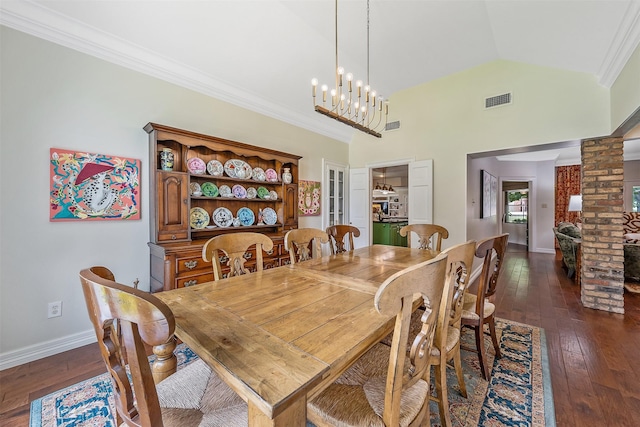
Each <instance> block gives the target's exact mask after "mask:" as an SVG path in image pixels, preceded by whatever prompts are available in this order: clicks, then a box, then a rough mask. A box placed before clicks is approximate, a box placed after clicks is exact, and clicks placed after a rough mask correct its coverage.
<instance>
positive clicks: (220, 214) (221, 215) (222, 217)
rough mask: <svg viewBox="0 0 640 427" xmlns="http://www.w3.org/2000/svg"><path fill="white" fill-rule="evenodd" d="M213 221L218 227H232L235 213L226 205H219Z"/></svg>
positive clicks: (214, 212)
mask: <svg viewBox="0 0 640 427" xmlns="http://www.w3.org/2000/svg"><path fill="white" fill-rule="evenodd" d="M213 223H214V224H215V225H217V226H218V227H231V226H232V225H233V214H232V213H231V211H230V210H229V209H227V208H224V207H219V208H217V209H216V210H215V211H213Z"/></svg>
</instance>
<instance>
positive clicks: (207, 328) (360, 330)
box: [152, 245, 438, 427]
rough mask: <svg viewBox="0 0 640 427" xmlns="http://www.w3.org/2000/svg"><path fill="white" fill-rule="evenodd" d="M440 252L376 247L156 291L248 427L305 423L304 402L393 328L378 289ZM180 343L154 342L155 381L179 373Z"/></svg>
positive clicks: (181, 335) (180, 335)
mask: <svg viewBox="0 0 640 427" xmlns="http://www.w3.org/2000/svg"><path fill="white" fill-rule="evenodd" d="M437 254H438V252H437V251H429V250H420V249H412V248H406V247H399V246H385V245H372V246H367V247H363V248H359V249H355V250H354V251H351V252H346V253H342V254H337V255H330V256H324V257H321V258H316V259H312V260H308V261H304V262H298V263H295V264H291V265H287V266H281V267H277V268H272V269H267V270H264V271H261V272H255V273H251V274H246V275H241V276H235V277H230V278H226V279H223V280H219V281H215V282H207V283H203V284H199V285H195V286H192V287H186V288H180V289H174V290H170V291H164V292H160V293H156V294H155V296H157V297H158V298H159V299H160V300H162V301H163V302H164V303H165V304H167V305H168V306H169V308H170V309H171V311H172V312H173V314H174V316H175V324H176V329H175V335H176V336H177V338H178V339H180V340H181V341H182V342H184V343H185V344H186V345H187V346H188V347H189V348H191V350H193V352H195V354H197V355H198V356H199V357H200V358H201V359H203V360H204V361H205V362H206V363H207V364H208V365H209V366H210V367H211V368H212V369H213V370H214V371H215V372H216V373H217V374H218V376H219V377H220V378H221V379H222V380H223V381H225V382H226V383H227V384H228V385H229V386H230V387H231V388H232V389H233V390H234V391H235V392H236V393H238V395H240V396H241V397H242V398H243V399H244V400H245V401H246V402H247V404H248V421H249V426H287V427H291V426H304V425H305V424H306V405H307V401H308V400H310V399H312V398H313V397H314V396H316V395H317V394H318V393H320V392H321V391H322V390H324V389H325V388H326V387H328V386H329V385H330V384H331V383H332V382H333V381H334V380H335V379H336V378H338V377H339V376H340V375H341V374H342V373H343V372H344V371H345V370H346V369H347V368H349V366H351V365H352V364H353V363H354V362H355V361H356V360H357V359H358V358H359V357H360V356H361V355H362V354H363V353H365V352H366V351H367V350H368V349H369V348H371V347H372V346H373V345H374V344H375V343H377V342H379V341H380V340H381V339H383V338H384V337H385V336H387V335H388V334H389V333H391V332H392V331H393V325H394V321H395V317H394V316H387V315H382V314H380V313H378V312H377V311H376V309H375V307H374V296H375V294H376V291H377V290H378V288H379V286H380V285H381V284H382V283H383V282H384V281H385V280H386V279H388V278H389V277H391V276H392V275H393V274H395V273H397V272H399V271H401V270H403V269H405V268H406V267H409V266H411V265H414V264H418V263H420V262H423V261H426V260H429V259H432V258H434V257H435V256H436V255H437ZM419 299H420V298H419V297H417V298H416V301H415V306H416V307H417V306H418V305H419V304H420V302H421V301H418V300H419ZM174 347H175V343H173V344H172V343H168V344H167V345H166V346H161V348H157V349H155V348H154V353H156V355H158V356H159V358H158V360H157V363H156V364H154V366H153V368H152V369H153V370H154V378H155V379H156V381H158V380H160V379H162V378H163V377H165V376H167V375H169V374H171V373H172V372H173V371H174V370H175V366H176V364H175V360H171V358H173V357H175V356H173V353H172V350H173V348H174Z"/></svg>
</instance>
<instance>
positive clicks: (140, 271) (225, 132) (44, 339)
mask: <svg viewBox="0 0 640 427" xmlns="http://www.w3.org/2000/svg"><path fill="white" fill-rule="evenodd" d="M0 30H1V34H0V36H1V37H0V43H1V46H0V47H1V49H0V51H1V55H2V56H1V58H0V59H1V64H2V73H1V77H0V78H1V89H2V97H1V98H2V99H1V101H0V102H1V104H0V107H1V114H2V116H1V119H2V129H1V133H0V166H1V167H0V207H1V209H0V233H1V238H0V369H3V368H6V367H9V366H11V365H14V364H18V363H24V362H25V361H28V360H33V359H35V358H38V357H42V356H45V355H47V354H51V353H55V352H60V351H63V350H66V349H67V348H72V347H76V346H78V345H81V344H83V343H86V340H87V339H90V340H93V341H95V337H94V334H93V332H92V330H91V329H90V323H89V320H88V317H87V314H86V307H85V305H84V299H83V297H82V292H81V288H80V282H79V280H78V272H79V271H80V270H81V269H82V268H85V267H88V266H91V265H95V264H103V265H106V266H108V267H110V268H111V269H112V270H113V271H114V273H115V275H116V278H117V279H118V280H119V281H121V282H123V283H125V284H131V283H132V282H133V280H135V279H136V278H139V279H140V284H141V287H142V288H145V287H147V289H148V277H149V250H148V247H147V242H148V241H149V226H148V218H149V215H148V213H149V199H148V194H149V190H148V182H149V178H148V171H147V168H148V160H147V159H148V142H147V134H146V132H144V130H143V129H142V128H143V126H144V125H145V124H146V123H147V122H150V121H152V122H156V123H161V124H166V125H170V126H174V127H178V128H184V129H188V130H192V131H195V132H200V133H204V134H210V135H216V136H221V137H223V138H228V139H232V140H237V141H242V142H246V143H249V144H253V145H259V146H265V147H269V148H273V149H277V150H281V151H285V152H290V153H294V154H298V155H301V156H303V158H302V160H301V162H300V178H301V179H308V180H315V181H321V180H322V170H321V169H322V160H321V159H322V158H323V157H324V158H325V159H327V160H330V161H333V162H336V163H341V164H348V145H347V144H344V143H342V142H338V141H335V140H331V139H329V138H327V137H323V136H320V135H317V134H314V133H311V132H308V131H305V130H302V129H300V128H297V127H294V126H291V125H288V124H285V123H283V122H280V121H277V120H274V119H271V118H267V117H265V116H262V115H259V114H256V113H252V112H249V111H247V110H243V109H241V108H239V107H235V106H233V105H230V104H226V103H224V102H221V101H217V100H215V99H212V98H209V97H207V96H204V95H201V94H197V93H195V92H192V91H189V90H185V89H183V88H180V87H178V86H175V85H172V84H169V83H166V82H163V81H161V80H158V79H155V78H152V77H148V76H145V75H142V74H140V73H137V72H133V71H131V70H128V69H125V68H122V67H119V66H116V65H113V64H110V63H107V62H105V61H102V60H98V59H96V58H93V57H90V56H87V55H84V54H81V53H78V52H76V51H73V50H70V49H67V48H64V47H61V46H58V45H55V44H52V43H49V42H46V41H43V40H41V39H38V38H35V37H32V36H28V35H26V34H24V33H20V32H18V31H15V30H11V29H8V28H6V27H1V29H0ZM50 147H57V148H67V149H73V150H78V151H87V152H95V153H102V154H113V155H119V156H124V157H132V158H137V159H141V160H142V176H141V201H142V203H141V206H142V220H139V221H103V222H102V221H100V222H95V221H92V222H77V221H76V222H55V223H52V222H49V217H48V215H49V213H48V209H49V202H48V201H49V197H48V192H49V162H48V159H49V148H50ZM300 225H301V226H303V227H320V226H321V225H322V224H321V218H320V217H306V218H301V219H300ZM58 300H60V301H63V308H62V312H63V315H62V317H58V318H54V319H47V318H46V313H47V303H48V302H50V301H58Z"/></svg>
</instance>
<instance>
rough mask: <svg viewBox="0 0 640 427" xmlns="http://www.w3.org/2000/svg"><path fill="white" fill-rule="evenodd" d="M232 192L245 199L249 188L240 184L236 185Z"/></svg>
mask: <svg viewBox="0 0 640 427" xmlns="http://www.w3.org/2000/svg"><path fill="white" fill-rule="evenodd" d="M231 192H232V193H233V195H234V196H236V197H237V198H238V199H244V198H245V197H247V190H245V188H244V187H243V186H242V185H240V184H236V185H234V186H233V188H232V189H231Z"/></svg>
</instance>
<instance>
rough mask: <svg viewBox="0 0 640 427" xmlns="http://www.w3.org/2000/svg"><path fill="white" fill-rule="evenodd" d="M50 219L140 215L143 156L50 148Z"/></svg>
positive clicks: (69, 219)
mask: <svg viewBox="0 0 640 427" xmlns="http://www.w3.org/2000/svg"><path fill="white" fill-rule="evenodd" d="M49 162H50V186H51V187H50V193H49V196H50V197H49V200H50V203H49V220H50V221H71V220H109V219H110V220H114V219H140V160H136V159H128V158H125V157H116V156H109V155H105V154H94V153H83V152H76V151H71V150H64V149H61V148H51V150H50V157H49Z"/></svg>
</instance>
